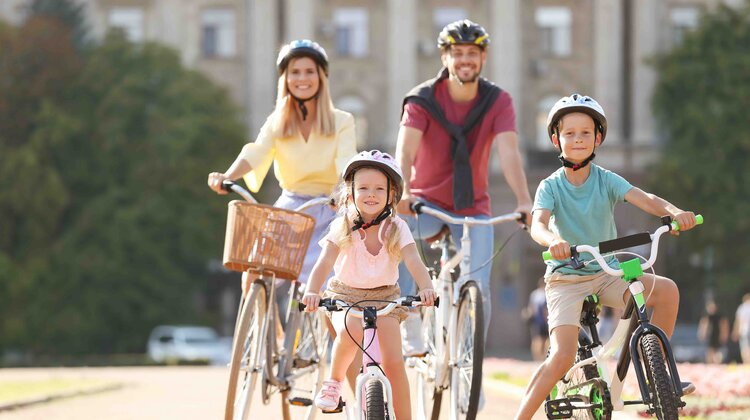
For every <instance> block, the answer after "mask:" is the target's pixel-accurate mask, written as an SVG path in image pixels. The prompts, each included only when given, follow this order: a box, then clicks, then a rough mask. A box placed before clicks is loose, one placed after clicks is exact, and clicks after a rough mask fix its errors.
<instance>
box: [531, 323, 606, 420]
mask: <svg viewBox="0 0 750 420" xmlns="http://www.w3.org/2000/svg"><path fill="white" fill-rule="evenodd" d="M578 344H579V347H578V352H577V353H576V358H575V363H578V362H580V361H582V360H586V359H588V358H590V357H591V355H592V354H591V350H588V349H587V348H585V347H583V346H586V345H589V344H591V340H590V339H589V337H588V336H587V335H586V333H584V332H583V331H580V333H579V336H578ZM548 356H549V353H548ZM555 398H568V401H569V404H570V405H569V406H568V405H565V406H562V407H563V409H562V410H561V411H563V412H567V411H570V415H571V417H570V418H573V419H578V420H609V419H611V418H612V403H611V401H610V398H609V388H607V384H606V382H604V380H602V379H601V378H600V377H599V370H598V369H597V367H596V364H588V365H584V366H581V367H580V368H578V369H576V370H575V371H574V372H573V375H572V376H571V377H570V380H569V381H568V382H565V381H560V382H558V384H557V386H556V387H555V389H554V390H553V393H552V394H551V395H549V396H548V397H547V401H549V400H551V399H555ZM545 411H546V412H547V415H548V417H549V416H550V415H552V414H554V413H549V412H548V411H549V407H548V406H547V405H546V404H545Z"/></svg>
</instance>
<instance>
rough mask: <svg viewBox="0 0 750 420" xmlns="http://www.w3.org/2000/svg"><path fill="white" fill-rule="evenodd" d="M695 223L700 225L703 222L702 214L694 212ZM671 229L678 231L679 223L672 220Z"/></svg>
mask: <svg viewBox="0 0 750 420" xmlns="http://www.w3.org/2000/svg"><path fill="white" fill-rule="evenodd" d="M695 224H696V225H702V224H703V215H702V214H696V215H695ZM672 230H676V231H677V232H679V231H680V225H678V224H677V221H676V220H674V221H672Z"/></svg>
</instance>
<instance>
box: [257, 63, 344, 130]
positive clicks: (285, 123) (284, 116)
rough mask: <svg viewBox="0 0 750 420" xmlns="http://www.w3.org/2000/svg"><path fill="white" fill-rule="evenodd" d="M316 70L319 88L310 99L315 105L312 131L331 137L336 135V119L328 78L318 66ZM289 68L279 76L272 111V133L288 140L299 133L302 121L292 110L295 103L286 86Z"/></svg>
mask: <svg viewBox="0 0 750 420" xmlns="http://www.w3.org/2000/svg"><path fill="white" fill-rule="evenodd" d="M317 68H318V77H319V78H320V86H319V87H318V93H317V97H316V98H314V99H312V100H313V101H315V103H316V109H317V115H316V117H315V121H314V122H313V131H316V132H318V133H319V134H320V135H322V136H332V135H334V134H336V118H335V115H334V112H333V110H334V108H333V101H332V100H331V92H330V89H329V87H328V77H327V76H326V74H325V72H324V71H323V69H322V68H321V67H320V65H318V66H317ZM288 73H289V67H287V68H286V70H284V72H283V73H281V75H280V76H279V84H278V88H277V92H276V108H275V109H274V111H273V114H271V115H272V116H273V126H272V127H273V132H274V134H275V136H276V137H278V138H288V137H292V136H295V135H297V134H298V133H299V132H300V127H301V126H302V121H300V117H299V115H298V114H297V112H295V110H294V103H295V102H296V101H295V100H294V98H293V97H292V95H291V93H290V92H289V87H288V85H287V74H288Z"/></svg>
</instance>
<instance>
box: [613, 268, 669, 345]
mask: <svg viewBox="0 0 750 420" xmlns="http://www.w3.org/2000/svg"><path fill="white" fill-rule="evenodd" d="M654 277H655V278H654ZM639 280H641V282H643V286H644V287H645V288H646V291H645V292H643V293H644V296H645V297H646V298H647V299H648V300H647V301H646V306H647V307H649V308H653V310H654V314H653V316H652V317H651V322H652V323H653V324H654V325H656V326H657V327H659V328H661V329H662V331H664V333H665V334H667V337H672V332H674V323H675V321H676V320H677V310H678V309H679V306H680V291H679V289H678V288H677V285H676V284H675V283H674V282H673V281H672V280H670V279H668V278H666V277H662V276H653V275H652V274H646V275H643V276H641V277H640V278H639ZM649 292H650V294H649ZM629 298H630V292H625V294H624V295H623V299H625V300H626V301H627V299H629Z"/></svg>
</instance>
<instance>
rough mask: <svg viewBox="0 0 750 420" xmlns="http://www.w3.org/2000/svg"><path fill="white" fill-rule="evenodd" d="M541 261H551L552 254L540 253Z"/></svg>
mask: <svg viewBox="0 0 750 420" xmlns="http://www.w3.org/2000/svg"><path fill="white" fill-rule="evenodd" d="M542 259H543V260H544V261H548V260H551V259H552V253H551V252H549V251H544V252H542Z"/></svg>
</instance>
